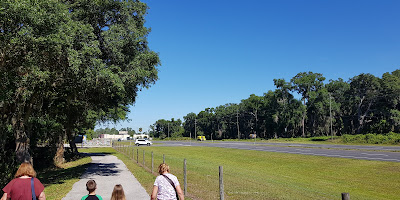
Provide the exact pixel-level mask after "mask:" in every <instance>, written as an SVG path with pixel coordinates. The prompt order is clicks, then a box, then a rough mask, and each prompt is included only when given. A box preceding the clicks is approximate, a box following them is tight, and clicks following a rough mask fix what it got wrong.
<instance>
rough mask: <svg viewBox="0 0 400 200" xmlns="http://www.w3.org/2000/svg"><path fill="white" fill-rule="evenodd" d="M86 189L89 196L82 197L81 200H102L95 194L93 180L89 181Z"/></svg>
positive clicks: (95, 187) (95, 186)
mask: <svg viewBox="0 0 400 200" xmlns="http://www.w3.org/2000/svg"><path fill="white" fill-rule="evenodd" d="M86 189H87V191H89V194H88V195H85V196H83V197H82V199H81V200H103V198H101V196H100V195H97V194H96V189H97V184H96V182H95V181H94V180H89V181H88V182H87V183H86Z"/></svg>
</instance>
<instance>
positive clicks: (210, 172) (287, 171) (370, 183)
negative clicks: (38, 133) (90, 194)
mask: <svg viewBox="0 0 400 200" xmlns="http://www.w3.org/2000/svg"><path fill="white" fill-rule="evenodd" d="M143 150H144V152H145V166H146V168H147V170H150V169H151V152H153V153H154V163H155V164H154V170H156V168H157V166H158V165H159V164H160V163H162V161H163V154H164V155H165V159H166V163H167V164H169V165H170V166H171V173H173V174H175V175H177V176H178V178H179V181H180V183H181V185H182V188H183V159H184V158H186V159H187V169H188V174H187V176H188V193H189V195H190V197H192V198H189V199H207V200H208V199H218V198H219V190H218V188H219V186H218V166H223V169H224V187H225V199H340V194H341V193H342V192H348V193H350V197H351V199H352V200H353V199H398V197H399V196H400V191H399V190H398V188H400V181H399V180H400V163H395V162H378V161H366V160H352V159H343V158H329V157H319V156H306V155H294V154H283V153H274V152H261V151H252V150H237V149H225V148H210V147H163V146H151V147H147V146H145V147H138V148H137V147H134V148H133V147H129V148H125V149H119V151H120V152H117V151H116V150H115V149H112V148H90V149H80V150H79V151H80V152H104V153H111V154H113V155H115V156H117V157H118V158H119V159H121V160H122V161H123V162H124V163H125V164H126V165H127V167H128V169H129V170H130V171H131V172H132V173H133V174H134V176H135V177H136V178H137V179H138V180H139V182H140V183H141V184H142V185H143V187H144V188H145V189H146V191H147V192H148V193H150V192H151V189H152V185H153V182H154V179H155V175H153V174H151V173H149V172H148V171H146V170H145V169H143V168H142V167H140V166H139V165H138V164H137V162H138V163H140V164H141V163H143ZM133 153H134V154H133ZM137 153H139V156H137ZM132 157H134V158H135V160H132ZM137 157H138V158H139V160H138V161H136V158H137ZM88 162H90V158H88V157H87V158H83V159H80V160H78V161H74V162H70V163H67V164H66V165H65V166H64V168H63V169H58V170H56V171H48V172H46V173H44V174H41V176H39V179H40V180H41V181H42V182H43V183H44V184H45V185H46V189H45V192H46V195H47V199H50V200H51V199H61V198H62V197H63V196H65V195H66V193H67V192H68V191H69V190H70V189H71V187H72V184H73V183H74V182H76V181H77V180H78V179H79V176H80V175H81V174H82V173H83V171H84V170H85V169H86V167H87V163H88Z"/></svg>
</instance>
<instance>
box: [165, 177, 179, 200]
mask: <svg viewBox="0 0 400 200" xmlns="http://www.w3.org/2000/svg"><path fill="white" fill-rule="evenodd" d="M162 175H163V176H164V177H165V178H166V179H167V181H168V182H169V183H170V184H171V185H172V187H173V188H174V190H175V194H176V199H178V200H179V196H178V192H177V191H176V188H175V184H174V182H173V181H172V180H171V179H170V178H168V176H166V175H164V174H162Z"/></svg>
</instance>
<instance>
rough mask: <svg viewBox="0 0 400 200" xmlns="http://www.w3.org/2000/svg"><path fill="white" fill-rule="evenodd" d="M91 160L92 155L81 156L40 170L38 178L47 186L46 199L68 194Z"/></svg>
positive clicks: (54, 198)
mask: <svg viewBox="0 0 400 200" xmlns="http://www.w3.org/2000/svg"><path fill="white" fill-rule="evenodd" d="M91 161H92V159H91V158H90V157H81V158H79V159H77V160H74V161H71V162H66V163H64V164H61V165H59V166H57V167H53V168H48V169H44V170H43V171H38V178H39V180H40V181H41V182H42V184H43V185H44V186H45V188H44V192H45V194H46V199H47V200H59V199H62V198H63V197H64V196H65V195H67V193H68V192H69V191H70V190H71V189H72V186H73V185H74V183H75V182H77V181H78V180H79V178H80V176H81V175H82V174H83V173H84V172H85V171H86V169H87V168H88V167H89V163H90V162H91Z"/></svg>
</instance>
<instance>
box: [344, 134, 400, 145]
mask: <svg viewBox="0 0 400 200" xmlns="http://www.w3.org/2000/svg"><path fill="white" fill-rule="evenodd" d="M342 142H344V143H365V144H400V134H399V133H393V132H390V133H387V134H372V133H368V134H365V135H362V134H358V135H347V134H345V135H343V136H342Z"/></svg>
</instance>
